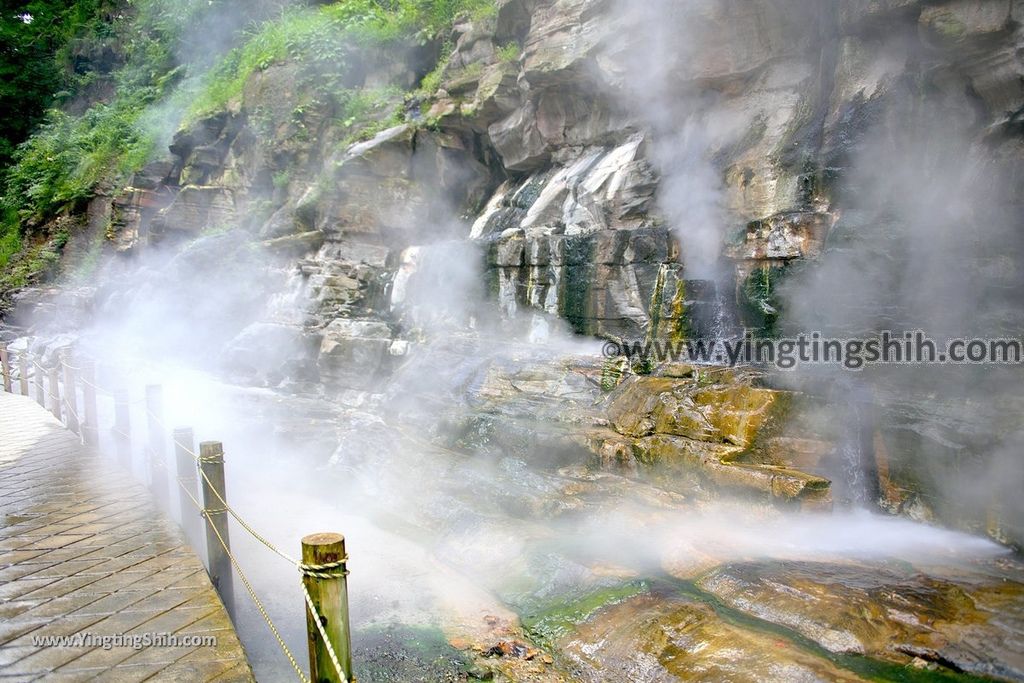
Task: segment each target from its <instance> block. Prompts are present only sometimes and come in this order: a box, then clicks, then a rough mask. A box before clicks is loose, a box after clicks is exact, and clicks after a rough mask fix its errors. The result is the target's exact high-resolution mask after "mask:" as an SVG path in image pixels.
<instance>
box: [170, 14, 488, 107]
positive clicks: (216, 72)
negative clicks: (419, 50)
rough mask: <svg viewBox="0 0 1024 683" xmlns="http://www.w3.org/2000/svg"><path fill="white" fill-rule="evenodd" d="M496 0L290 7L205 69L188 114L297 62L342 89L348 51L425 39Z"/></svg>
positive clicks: (223, 102) (328, 86) (325, 84)
mask: <svg viewBox="0 0 1024 683" xmlns="http://www.w3.org/2000/svg"><path fill="white" fill-rule="evenodd" d="M495 11H496V3H495V0H340V1H338V2H334V3H331V4H328V5H321V6H319V7H305V8H297V9H290V10H287V11H285V12H284V13H282V15H281V16H280V17H279V18H278V19H275V20H273V21H267V22H264V23H263V24H261V25H259V26H258V27H256V28H255V29H254V30H253V31H251V32H250V34H249V35H248V38H247V40H246V41H245V43H244V44H243V45H241V46H240V47H238V48H236V49H235V50H233V51H231V52H230V53H229V54H228V55H227V56H226V57H225V58H224V59H223V60H222V61H221V62H220V64H218V65H217V66H216V67H214V69H213V70H212V71H211V73H210V74H209V76H208V78H207V80H206V84H205V86H204V88H203V89H202V91H201V92H200V93H199V94H198V96H197V97H196V98H195V100H194V103H193V105H192V107H191V108H190V110H189V113H188V115H187V119H191V120H194V119H197V118H199V117H202V116H203V115H206V114H210V113H213V112H217V111H220V110H222V109H224V108H225V107H226V106H227V105H228V103H230V102H231V101H233V100H236V99H238V98H240V97H241V95H242V91H243V89H244V88H245V84H246V82H248V80H249V78H250V77H251V76H252V75H253V73H255V72H256V71H259V70H263V69H266V68H268V67H270V66H271V65H273V64H278V63H283V62H286V61H296V62H300V63H301V64H303V66H304V67H305V68H306V71H307V73H308V74H309V75H310V77H311V78H315V79H317V81H318V82H319V84H320V86H321V87H322V88H323V89H324V90H326V91H332V90H336V89H338V88H340V87H341V86H340V82H341V81H342V80H343V78H344V75H345V74H346V72H347V69H348V67H349V64H350V62H351V56H352V52H353V51H355V50H359V49H363V48H366V47H370V46H380V45H387V44H388V43H392V42H396V41H399V40H406V39H409V38H413V39H416V40H419V41H420V42H421V43H425V42H427V41H428V40H431V39H433V38H434V37H435V36H437V35H439V34H440V33H442V32H444V31H446V30H448V29H450V28H451V26H452V24H453V23H454V21H455V20H456V18H458V17H459V16H462V15H469V16H471V17H474V18H482V17H485V16H488V15H491V14H493V13H494V12H495Z"/></svg>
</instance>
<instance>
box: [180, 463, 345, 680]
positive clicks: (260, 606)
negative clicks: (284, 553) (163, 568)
mask: <svg viewBox="0 0 1024 683" xmlns="http://www.w3.org/2000/svg"><path fill="white" fill-rule="evenodd" d="M178 484H179V485H180V486H181V488H182V490H183V491H184V492H185V493H186V494H187V495H188V497H189V498H190V499H191V500H192V502H193V503H194V504H195V506H196V508H197V509H199V510H200V511H201V512H202V513H203V516H204V517H206V521H207V524H208V525H209V528H210V529H211V530H212V531H213V533H214V535H215V536H216V537H217V541H218V542H219V543H220V547H221V548H223V549H224V553H225V554H226V555H227V556H228V559H229V560H231V566H232V567H234V569H235V571H236V572H237V573H238V578H240V579H241V580H242V584H243V585H244V586H245V590H246V591H248V593H249V597H250V598H252V601H253V603H254V604H255V605H256V609H258V610H259V612H260V614H261V615H262V616H263V620H264V621H266V622H267V627H268V628H270V632H271V633H273V634H274V638H276V639H277V644H278V645H280V646H281V651H282V652H284V654H285V657H287V658H288V661H289V663H291V665H292V668H293V669H295V673H296V674H298V676H299V680H300V681H302V683H310V681H309V679H308V678H306V674H305V673H303V671H302V669H301V667H299V663H298V662H296V661H295V656H294V655H292V651H291V650H290V649H288V645H287V644H286V643H285V642H284V638H282V637H281V633H280V631H278V630H277V626H275V625H274V620H273V619H271V618H270V615H269V614H268V613H267V610H266V608H265V607H264V606H263V602H262V601H261V600H260V599H259V597H258V596H257V595H256V591H255V590H254V589H253V587H252V584H251V583H249V579H248V577H246V575H245V572H243V571H242V567H241V566H240V565H239V564H238V560H236V559H235V555H234V553H232V552H231V549H230V548H229V547H228V544H227V543H225V542H224V538H223V537H222V536H221V534H220V531H219V530H218V529H217V525H216V524H214V523H213V520H211V519H210V518H209V516H207V515H206V514H205V513H206V511H205V510H203V506H202V505H201V504H200V503H199V501H198V500H196V498H195V496H193V495H192V492H191V491H189V490H188V488H187V487H186V486H185V483H184V482H183V481H181V479H180V478H179V479H178ZM303 589H305V587H303ZM307 595H308V594H307ZM345 680H347V679H345Z"/></svg>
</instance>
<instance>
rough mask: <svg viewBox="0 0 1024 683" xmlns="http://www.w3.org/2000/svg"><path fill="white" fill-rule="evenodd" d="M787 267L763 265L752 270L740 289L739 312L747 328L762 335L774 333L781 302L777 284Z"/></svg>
mask: <svg viewBox="0 0 1024 683" xmlns="http://www.w3.org/2000/svg"><path fill="white" fill-rule="evenodd" d="M786 272H787V266H776V265H770V264H764V265H761V266H758V267H757V268H755V269H754V271H753V272H751V273H750V275H748V276H747V278H746V279H745V280H744V281H743V284H742V286H741V288H740V302H739V303H740V312H741V314H742V316H743V318H744V323H745V324H746V325H747V327H749V328H751V329H755V330H756V331H757V332H759V333H760V334H762V335H765V336H772V335H774V334H775V333H776V330H777V327H778V321H779V317H780V315H781V309H782V301H781V298H780V296H779V291H778V290H779V284H780V283H781V281H782V279H783V277H784V276H785V275H786Z"/></svg>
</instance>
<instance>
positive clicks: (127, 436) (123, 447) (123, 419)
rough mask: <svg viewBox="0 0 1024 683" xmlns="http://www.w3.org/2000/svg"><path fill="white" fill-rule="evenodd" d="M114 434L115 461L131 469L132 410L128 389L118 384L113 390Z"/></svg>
mask: <svg viewBox="0 0 1024 683" xmlns="http://www.w3.org/2000/svg"><path fill="white" fill-rule="evenodd" d="M114 436H115V437H116V438H115V440H116V441H117V461H118V462H119V463H121V467H123V468H125V469H126V470H128V471H129V472H131V470H132V411H131V401H130V400H129V397H128V390H127V389H126V388H124V387H123V386H119V387H118V388H117V389H116V390H115V391H114Z"/></svg>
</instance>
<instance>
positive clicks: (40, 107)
mask: <svg viewBox="0 0 1024 683" xmlns="http://www.w3.org/2000/svg"><path fill="white" fill-rule="evenodd" d="M112 4H113V3H112V2H110V1H109V0H108V1H105V0H73V1H71V2H68V0H30V1H28V2H19V3H10V2H7V3H4V7H3V13H2V14H0V46H3V47H2V48H0V166H6V165H8V164H9V163H10V162H11V158H12V156H13V154H14V149H15V147H17V145H18V144H19V143H20V142H21V141H22V140H24V139H25V138H26V137H27V136H28V134H29V132H30V131H31V130H32V128H33V127H34V126H35V125H36V124H37V123H38V122H39V121H40V119H41V118H42V116H43V112H44V111H45V110H46V108H47V107H48V106H50V105H51V104H52V103H53V102H54V101H55V100H57V99H60V98H61V96H62V95H67V94H68V86H69V85H70V84H71V83H72V82H73V80H74V79H75V78H76V76H79V74H78V73H76V71H77V70H76V68H75V65H74V64H72V63H71V62H72V60H71V59H70V57H71V53H72V51H73V49H74V47H75V41H76V38H78V37H79V36H80V35H82V34H85V33H96V34H99V33H100V31H99V29H100V24H101V23H102V20H103V19H104V18H105V17H106V15H107V14H108V13H109V10H110V9H111V5H112Z"/></svg>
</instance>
